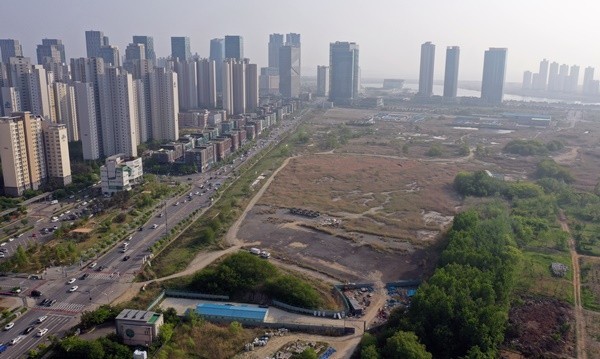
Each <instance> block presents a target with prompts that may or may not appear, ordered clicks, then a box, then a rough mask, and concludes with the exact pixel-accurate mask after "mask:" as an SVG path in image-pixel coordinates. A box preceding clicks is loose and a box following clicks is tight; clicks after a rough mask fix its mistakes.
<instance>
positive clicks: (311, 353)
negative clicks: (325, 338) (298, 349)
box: [298, 348, 319, 359]
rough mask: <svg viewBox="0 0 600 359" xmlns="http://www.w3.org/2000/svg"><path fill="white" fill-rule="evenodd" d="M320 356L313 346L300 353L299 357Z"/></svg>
mask: <svg viewBox="0 0 600 359" xmlns="http://www.w3.org/2000/svg"><path fill="white" fill-rule="evenodd" d="M318 357H319V356H318V355H317V352H315V350H314V349H313V348H306V349H304V351H303V352H302V353H300V355H298V359H317V358H318Z"/></svg>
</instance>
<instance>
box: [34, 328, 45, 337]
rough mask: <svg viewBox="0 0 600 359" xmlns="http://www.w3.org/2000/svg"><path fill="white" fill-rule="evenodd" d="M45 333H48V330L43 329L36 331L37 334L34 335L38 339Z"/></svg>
mask: <svg viewBox="0 0 600 359" xmlns="http://www.w3.org/2000/svg"><path fill="white" fill-rule="evenodd" d="M46 333H48V328H43V329H40V330H38V332H37V334H36V335H37V336H38V337H42V336H44V334H46Z"/></svg>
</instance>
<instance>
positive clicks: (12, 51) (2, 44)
mask: <svg viewBox="0 0 600 359" xmlns="http://www.w3.org/2000/svg"><path fill="white" fill-rule="evenodd" d="M0 52H1V53H2V62H3V63H5V64H8V63H9V60H10V58H11V57H20V56H23V48H22V47H21V44H20V43H19V40H14V39H0Z"/></svg>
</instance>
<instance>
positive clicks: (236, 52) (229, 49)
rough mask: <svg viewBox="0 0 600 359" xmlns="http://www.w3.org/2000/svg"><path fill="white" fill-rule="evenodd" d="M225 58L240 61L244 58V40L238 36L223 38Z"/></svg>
mask: <svg viewBox="0 0 600 359" xmlns="http://www.w3.org/2000/svg"><path fill="white" fill-rule="evenodd" d="M225 58H226V59H235V60H237V61H241V60H242V59H243V58H244V38H243V37H241V36H238V35H226V36H225Z"/></svg>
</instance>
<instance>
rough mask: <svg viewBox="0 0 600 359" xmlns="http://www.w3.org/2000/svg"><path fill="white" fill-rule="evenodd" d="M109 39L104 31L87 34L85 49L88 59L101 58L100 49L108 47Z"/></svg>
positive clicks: (92, 31)
mask: <svg viewBox="0 0 600 359" xmlns="http://www.w3.org/2000/svg"><path fill="white" fill-rule="evenodd" d="M108 45H109V43H108V37H106V36H104V33H103V32H102V31H96V30H89V31H86V32H85V48H86V51H87V57H88V58H91V57H100V48H101V47H102V46H108Z"/></svg>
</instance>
